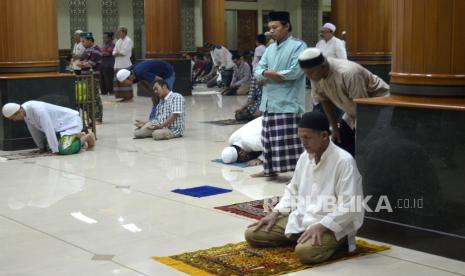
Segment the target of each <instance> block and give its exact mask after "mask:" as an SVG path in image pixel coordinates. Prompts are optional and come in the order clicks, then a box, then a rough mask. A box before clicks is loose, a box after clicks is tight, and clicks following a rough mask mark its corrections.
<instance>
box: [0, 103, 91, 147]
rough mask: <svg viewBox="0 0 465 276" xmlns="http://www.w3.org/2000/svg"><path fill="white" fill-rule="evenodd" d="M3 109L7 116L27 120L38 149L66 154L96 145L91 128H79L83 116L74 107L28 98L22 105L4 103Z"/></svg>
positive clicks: (12, 118) (13, 119)
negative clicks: (86, 129) (89, 130)
mask: <svg viewBox="0 0 465 276" xmlns="http://www.w3.org/2000/svg"><path fill="white" fill-rule="evenodd" d="M2 113H3V116H5V117H6V118H7V119H9V120H12V121H25V122H26V125H27V128H28V129H29V132H30V133H31V135H32V139H33V140H34V142H35V144H36V145H37V147H38V148H39V150H38V151H37V152H39V153H43V152H47V151H51V152H52V153H58V154H62V155H68V154H75V153H78V152H79V151H80V150H81V147H87V148H91V147H93V146H94V145H95V135H94V134H93V133H92V132H89V133H88V134H86V133H84V132H81V131H82V119H81V117H80V116H79V112H78V111H76V110H73V109H69V108H66V107H62V106H58V105H53V104H49V103H45V102H40V101H28V102H25V103H23V104H22V105H19V104H17V103H7V104H5V105H4V106H3V109H2ZM47 146H48V148H47Z"/></svg>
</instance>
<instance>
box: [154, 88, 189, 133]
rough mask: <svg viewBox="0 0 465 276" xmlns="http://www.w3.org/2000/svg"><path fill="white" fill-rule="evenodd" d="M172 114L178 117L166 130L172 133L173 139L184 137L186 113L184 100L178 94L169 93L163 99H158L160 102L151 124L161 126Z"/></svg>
mask: <svg viewBox="0 0 465 276" xmlns="http://www.w3.org/2000/svg"><path fill="white" fill-rule="evenodd" d="M173 113H176V114H179V116H178V117H177V118H176V120H174V122H172V123H171V124H170V125H168V129H169V130H171V132H173V134H174V136H175V137H181V136H183V135H184V127H185V119H186V112H185V99H184V97H183V96H182V95H181V94H179V93H175V92H172V91H170V93H169V94H168V95H167V96H166V97H165V99H160V102H159V103H158V106H157V113H156V115H155V118H154V119H153V120H152V123H154V124H156V125H161V124H163V123H164V122H165V121H166V120H167V119H168V118H169V117H170V116H171V114H173Z"/></svg>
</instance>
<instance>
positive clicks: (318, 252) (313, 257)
mask: <svg viewBox="0 0 465 276" xmlns="http://www.w3.org/2000/svg"><path fill="white" fill-rule="evenodd" d="M287 220H288V216H285V217H282V218H280V219H278V221H277V222H276V224H275V225H274V226H273V227H272V228H271V230H270V232H266V231H265V227H262V228H260V230H258V231H257V232H253V230H252V229H253V228H248V229H247V230H246V231H245V240H246V241H247V243H248V244H249V245H250V246H253V247H279V246H289V245H295V244H296V242H297V240H298V238H299V236H300V235H292V236H291V237H290V238H288V237H286V236H285V235H284V230H285V229H286V225H287ZM345 242H346V239H341V240H340V241H337V240H336V237H335V236H334V234H333V233H332V232H330V231H328V232H326V233H324V234H323V236H322V238H321V245H312V241H311V239H309V240H307V241H306V242H305V243H302V244H300V243H299V244H297V245H296V247H295V253H296V254H297V256H299V259H300V262H301V263H303V264H316V263H321V262H324V261H326V260H328V259H329V258H330V257H331V256H332V255H333V254H334V253H335V252H336V251H337V250H338V249H339V248H341V247H342V246H343V245H344V243H345Z"/></svg>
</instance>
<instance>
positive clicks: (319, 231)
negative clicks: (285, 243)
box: [297, 223, 328, 245]
mask: <svg viewBox="0 0 465 276" xmlns="http://www.w3.org/2000/svg"><path fill="white" fill-rule="evenodd" d="M326 231H328V228H326V227H324V226H323V225H322V224H319V223H317V224H315V225H312V226H310V227H309V228H308V229H307V230H305V232H304V233H303V234H302V235H300V237H299V239H298V240H297V243H305V242H306V241H308V240H309V239H312V243H311V244H312V245H321V237H322V235H323V234H324V233H325V232H326Z"/></svg>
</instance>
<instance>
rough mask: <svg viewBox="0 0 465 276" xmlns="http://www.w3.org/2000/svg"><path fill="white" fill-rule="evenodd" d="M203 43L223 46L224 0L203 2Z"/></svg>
mask: <svg viewBox="0 0 465 276" xmlns="http://www.w3.org/2000/svg"><path fill="white" fill-rule="evenodd" d="M202 18H203V41H204V42H210V43H212V44H220V45H224V44H225V34H226V30H225V18H224V0H203V2H202Z"/></svg>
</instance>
